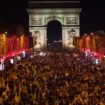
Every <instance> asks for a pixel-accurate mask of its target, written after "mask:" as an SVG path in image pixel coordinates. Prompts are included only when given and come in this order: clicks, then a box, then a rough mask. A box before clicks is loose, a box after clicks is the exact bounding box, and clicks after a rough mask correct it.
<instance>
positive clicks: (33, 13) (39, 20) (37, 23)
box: [27, 8, 81, 50]
mask: <svg viewBox="0 0 105 105" xmlns="http://www.w3.org/2000/svg"><path fill="white" fill-rule="evenodd" d="M27 11H28V14H29V31H30V32H31V33H32V37H33V48H34V49H40V50H46V49H47V24H48V23H49V22H50V21H52V20H56V21H59V22H60V23H61V25H62V47H63V49H69V48H74V47H75V46H74V45H73V38H74V37H79V36H80V17H79V15H80V11H81V9H80V8H69V9H68V8H67V9H66V8H63V9H62V8H57V9H54V8H48V9H47V8H45V9H30V8H29V9H27Z"/></svg>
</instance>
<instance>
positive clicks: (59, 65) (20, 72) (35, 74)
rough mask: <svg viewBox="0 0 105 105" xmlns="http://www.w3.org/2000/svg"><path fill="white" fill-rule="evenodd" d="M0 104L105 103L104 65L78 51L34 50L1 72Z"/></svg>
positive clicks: (74, 104)
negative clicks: (28, 55) (95, 62)
mask: <svg viewBox="0 0 105 105" xmlns="http://www.w3.org/2000/svg"><path fill="white" fill-rule="evenodd" d="M0 105H105V68H102V67H101V65H100V64H97V65H96V64H94V63H93V62H92V60H91V59H90V58H87V57H85V55H84V54H83V53H82V52H80V51H79V50H68V51H67V50H66V51H65V50H62V51H46V52H45V53H44V54H43V53H41V52H36V53H35V52H33V55H31V56H30V57H29V58H23V59H22V60H21V61H18V63H17V64H15V65H12V64H11V66H9V67H8V68H6V70H3V71H0Z"/></svg>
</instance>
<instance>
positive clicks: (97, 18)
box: [0, 0, 105, 33]
mask: <svg viewBox="0 0 105 105" xmlns="http://www.w3.org/2000/svg"><path fill="white" fill-rule="evenodd" d="M32 1H34V0H32ZM37 1H41V0H37ZM42 1H44V0H42ZM49 1H51V0H49ZM61 1H63V0H61ZM66 1H68V0H66ZM77 1H79V0H77ZM27 2H28V0H12V1H10V0H9V1H6V0H3V2H1V3H0V23H1V22H5V23H6V22H10V23H11V22H13V23H16V24H22V25H24V26H25V27H28V13H27V11H26V8H27V7H28V3H27ZM80 4H81V8H82V11H81V14H80V26H81V33H87V32H91V31H96V30H104V31H105V7H104V4H105V3H103V2H101V1H96V0H93V1H90V0H82V1H80Z"/></svg>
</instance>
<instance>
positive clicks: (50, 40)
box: [47, 20, 62, 50]
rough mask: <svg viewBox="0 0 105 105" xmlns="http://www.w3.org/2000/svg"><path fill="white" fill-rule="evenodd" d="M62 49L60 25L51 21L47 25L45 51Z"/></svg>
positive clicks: (56, 21)
mask: <svg viewBox="0 0 105 105" xmlns="http://www.w3.org/2000/svg"><path fill="white" fill-rule="evenodd" d="M61 48H62V24H61V23H60V22H59V21H58V20H51V21H49V22H48V24H47V49H49V50H50V49H52V50H53V49H61Z"/></svg>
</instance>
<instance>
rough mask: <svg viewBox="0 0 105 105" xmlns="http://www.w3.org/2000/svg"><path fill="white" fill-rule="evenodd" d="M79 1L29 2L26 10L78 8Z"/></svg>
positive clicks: (30, 0)
mask: <svg viewBox="0 0 105 105" xmlns="http://www.w3.org/2000/svg"><path fill="white" fill-rule="evenodd" d="M79 7H80V1H79V0H49V1H48V0H45V1H43V0H29V1H28V8H79Z"/></svg>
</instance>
